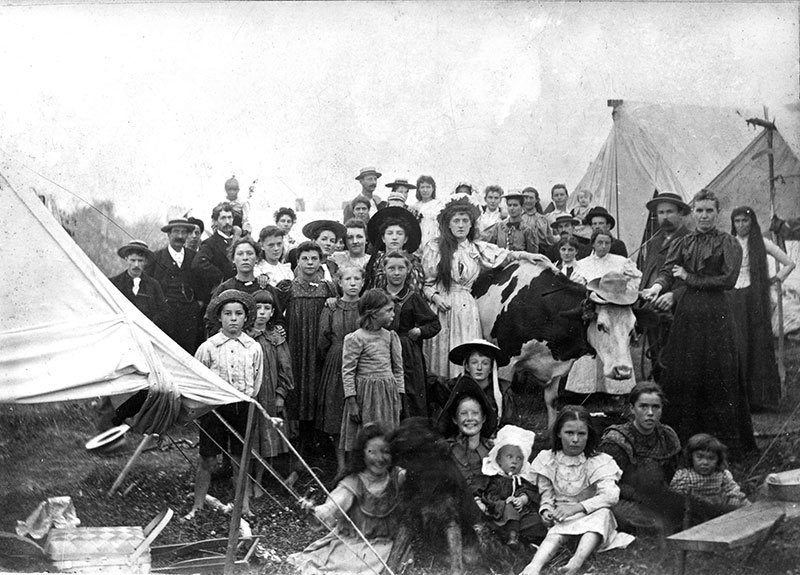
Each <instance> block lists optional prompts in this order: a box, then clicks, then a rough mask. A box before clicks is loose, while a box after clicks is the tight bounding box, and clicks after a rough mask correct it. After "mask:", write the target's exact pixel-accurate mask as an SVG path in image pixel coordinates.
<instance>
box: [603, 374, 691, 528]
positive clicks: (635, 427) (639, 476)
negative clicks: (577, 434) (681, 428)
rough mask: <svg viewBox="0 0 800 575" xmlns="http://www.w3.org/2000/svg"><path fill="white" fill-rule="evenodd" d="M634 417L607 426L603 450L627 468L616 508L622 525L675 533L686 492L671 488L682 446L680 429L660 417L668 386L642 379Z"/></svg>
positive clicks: (632, 400)
mask: <svg viewBox="0 0 800 575" xmlns="http://www.w3.org/2000/svg"><path fill="white" fill-rule="evenodd" d="M628 404H629V405H630V410H631V412H632V414H633V421H630V422H628V423H623V424H621V425H612V426H609V427H608V428H606V430H605V432H604V433H603V437H602V438H601V440H600V446H599V448H598V449H599V450H600V451H602V452H604V453H608V454H609V455H610V456H611V457H613V458H614V461H616V462H617V465H618V466H619V468H620V469H621V470H622V477H621V479H620V480H619V487H620V497H619V502H618V503H617V504H616V505H614V506H613V507H612V508H611V510H612V512H613V513H614V517H615V518H616V519H617V522H618V523H619V526H620V529H622V530H625V531H628V530H630V529H637V528H638V529H650V530H656V531H658V532H660V533H671V532H672V531H674V530H675V529H676V528H677V527H679V526H680V524H681V520H682V517H683V497H682V496H680V495H679V494H676V493H674V492H673V491H671V490H670V489H669V482H670V480H671V479H672V476H673V475H674V474H675V470H676V469H677V466H678V459H679V456H680V452H681V444H680V441H679V440H678V436H677V434H676V433H675V431H674V430H673V429H672V428H671V427H669V426H668V425H663V424H662V423H661V414H662V411H663V408H664V392H663V391H662V390H661V387H659V386H658V385H657V384H655V383H650V382H645V383H640V384H638V385H637V386H636V387H634V388H633V390H632V391H631V392H630V395H629V396H628Z"/></svg>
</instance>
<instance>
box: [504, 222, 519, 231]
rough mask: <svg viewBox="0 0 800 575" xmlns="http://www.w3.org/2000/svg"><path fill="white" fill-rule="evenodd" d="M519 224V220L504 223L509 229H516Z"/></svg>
mask: <svg viewBox="0 0 800 575" xmlns="http://www.w3.org/2000/svg"><path fill="white" fill-rule="evenodd" d="M519 224H520V222H508V223H507V224H506V225H507V226H508V227H509V229H512V230H518V229H519Z"/></svg>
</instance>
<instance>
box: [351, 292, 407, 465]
mask: <svg viewBox="0 0 800 575" xmlns="http://www.w3.org/2000/svg"><path fill="white" fill-rule="evenodd" d="M358 314H359V316H360V320H359V323H360V325H361V327H360V328H359V329H358V330H356V331H354V332H353V333H351V334H348V335H346V336H345V338H344V349H343V350H342V382H343V384H344V397H345V400H344V401H345V403H344V414H343V416H342V433H341V438H340V443H339V445H340V448H341V449H343V450H344V451H345V452H348V451H352V450H353V447H354V446H355V444H356V436H357V435H358V432H359V430H360V429H361V427H362V426H363V425H366V424H367V423H372V422H379V423H381V424H382V425H383V426H384V427H385V428H386V429H387V430H389V431H391V430H392V429H394V428H395V427H397V425H398V423H400V409H401V406H402V394H404V393H405V387H404V383H403V352H402V349H401V346H400V338H399V336H398V335H397V333H396V332H394V331H389V330H388V328H389V327H390V326H391V325H392V322H393V321H394V300H393V299H392V298H391V297H390V296H389V295H388V294H387V293H386V292H385V291H383V290H380V289H371V290H367V292H366V293H364V295H363V296H361V300H360V301H359V302H358Z"/></svg>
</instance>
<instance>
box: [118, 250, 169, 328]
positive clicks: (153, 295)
mask: <svg viewBox="0 0 800 575" xmlns="http://www.w3.org/2000/svg"><path fill="white" fill-rule="evenodd" d="M117 254H118V255H119V257H121V258H122V259H123V260H125V265H126V266H127V269H126V270H125V271H124V272H122V273H121V274H119V275H116V276H114V277H112V278H109V280H111V283H112V284H114V285H115V286H116V288H117V289H118V290H119V291H121V292H122V294H123V295H124V296H125V297H126V298H128V299H129V300H130V301H131V303H133V305H135V306H136V307H137V308H138V309H139V311H140V312H142V313H143V314H144V315H145V316H146V317H147V319H149V320H150V321H152V322H153V323H154V324H156V325H157V326H158V327H160V328H161V329H164V328H165V326H166V322H167V319H168V318H167V301H166V299H164V292H163V291H162V290H161V286H160V285H159V283H158V282H157V281H156V280H154V279H153V278H152V277H150V276H149V275H148V274H147V273H145V271H144V269H145V264H146V263H147V261H148V260H151V259H152V258H153V252H151V251H150V250H149V249H148V247H147V244H146V243H144V242H143V241H140V240H133V241H131V242H130V243H128V244H126V245H124V246H122V247H121V248H119V249H118V250H117Z"/></svg>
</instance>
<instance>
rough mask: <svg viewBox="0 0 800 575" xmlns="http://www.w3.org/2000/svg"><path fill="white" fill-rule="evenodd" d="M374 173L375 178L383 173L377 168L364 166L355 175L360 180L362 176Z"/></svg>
mask: <svg viewBox="0 0 800 575" xmlns="http://www.w3.org/2000/svg"><path fill="white" fill-rule="evenodd" d="M369 175H374V176H375V177H376V178H380V177H381V176H382V175H383V174H381V173H380V172H379V171H378V170H376V169H375V168H373V167H372V166H368V167H366V168H361V170H360V171H359V172H358V175H357V176H356V179H357V180H360V179H361V178H363V177H364V176H369Z"/></svg>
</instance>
